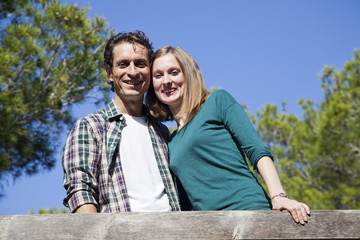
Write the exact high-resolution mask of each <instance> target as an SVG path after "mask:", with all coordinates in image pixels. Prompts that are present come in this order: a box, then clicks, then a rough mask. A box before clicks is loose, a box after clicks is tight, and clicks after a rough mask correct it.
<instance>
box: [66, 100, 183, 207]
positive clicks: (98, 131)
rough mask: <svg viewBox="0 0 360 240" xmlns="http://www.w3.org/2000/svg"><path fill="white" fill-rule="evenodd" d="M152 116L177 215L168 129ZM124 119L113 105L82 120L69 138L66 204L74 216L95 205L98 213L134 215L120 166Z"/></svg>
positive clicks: (162, 171)
mask: <svg viewBox="0 0 360 240" xmlns="http://www.w3.org/2000/svg"><path fill="white" fill-rule="evenodd" d="M147 116H148V118H147V119H148V129H149V133H150V137H151V141H152V145H153V148H154V154H155V158H156V161H157V164H158V167H159V171H160V175H161V177H162V180H163V183H164V186H165V192H166V194H167V196H168V198H169V203H170V206H171V208H172V210H173V211H177V210H180V206H179V203H178V197H177V194H176V190H175V187H174V183H173V180H172V176H171V174H170V170H169V163H168V148H167V144H166V140H165V139H164V136H165V135H164V133H163V132H162V130H161V128H162V127H164V126H163V125H160V124H159V123H156V122H154V121H153V120H152V119H151V117H149V114H147ZM124 123H125V121H124V118H123V116H122V114H121V113H120V112H119V110H118V109H117V108H116V106H115V103H114V102H113V101H111V102H110V104H109V105H108V106H107V107H105V108H103V109H101V110H99V111H97V112H95V113H92V114H90V115H88V116H87V117H84V118H82V119H80V120H78V121H77V122H76V124H75V126H74V127H73V129H72V131H71V132H70V134H69V137H68V139H67V141H66V144H65V146H64V148H63V151H62V154H61V158H62V159H61V160H62V164H63V168H64V187H65V189H66V191H67V196H66V197H65V199H64V201H63V203H64V205H65V206H67V207H69V208H70V210H71V211H72V212H74V211H75V210H76V209H77V208H78V207H80V206H81V205H83V204H87V203H92V204H95V205H96V206H97V210H98V212H129V211H131V207H130V203H129V199H128V196H127V190H126V184H125V180H124V175H123V170H122V167H121V163H120V153H119V146H118V145H119V141H120V138H121V131H122V129H123V128H124Z"/></svg>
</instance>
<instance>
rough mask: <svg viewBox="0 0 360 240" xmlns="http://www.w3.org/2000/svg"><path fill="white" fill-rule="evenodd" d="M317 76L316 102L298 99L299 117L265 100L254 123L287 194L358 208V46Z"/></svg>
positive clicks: (326, 205)
mask: <svg viewBox="0 0 360 240" xmlns="http://www.w3.org/2000/svg"><path fill="white" fill-rule="evenodd" d="M321 79H322V88H323V89H324V100H323V102H322V103H321V104H320V105H316V104H315V102H313V101H311V100H304V99H301V100H299V104H300V106H301V107H302V109H303V116H302V118H298V117H297V116H295V115H293V114H287V113H286V112H282V113H279V112H278V109H277V107H276V106H275V105H271V104H268V105H266V106H265V107H264V108H263V109H262V111H261V112H259V113H258V115H257V122H256V125H257V129H258V131H259V134H260V136H261V138H262V140H263V141H264V142H266V143H267V145H268V146H269V148H270V149H271V151H272V152H273V153H274V156H275V158H276V161H277V163H278V164H277V167H278V170H279V173H280V178H281V180H282V183H283V185H284V187H285V188H286V191H287V193H288V194H289V195H290V196H291V197H293V198H294V199H297V200H299V201H302V202H306V203H307V204H308V205H309V206H310V207H311V208H312V209H360V201H359V200H360V191H359V189H360V51H355V52H354V58H353V59H352V60H351V61H348V62H347V63H346V64H345V66H344V69H343V70H340V71H336V70H335V69H334V68H333V67H328V66H326V67H325V68H324V69H323V71H322V74H321ZM283 107H284V106H283Z"/></svg>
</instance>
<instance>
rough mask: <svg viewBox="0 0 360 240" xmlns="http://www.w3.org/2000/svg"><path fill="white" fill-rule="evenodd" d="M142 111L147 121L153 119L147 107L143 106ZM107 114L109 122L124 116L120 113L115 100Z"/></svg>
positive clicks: (110, 104)
mask: <svg viewBox="0 0 360 240" xmlns="http://www.w3.org/2000/svg"><path fill="white" fill-rule="evenodd" d="M142 110H143V114H144V116H145V117H146V119H151V114H150V112H149V109H148V108H147V107H146V106H145V105H143V109H142ZM106 114H107V116H108V118H109V120H110V119H114V118H117V117H122V116H123V114H122V113H121V112H120V110H119V109H118V108H117V107H116V104H115V101H114V99H112V100H111V102H110V103H109V104H108V106H107V107H106Z"/></svg>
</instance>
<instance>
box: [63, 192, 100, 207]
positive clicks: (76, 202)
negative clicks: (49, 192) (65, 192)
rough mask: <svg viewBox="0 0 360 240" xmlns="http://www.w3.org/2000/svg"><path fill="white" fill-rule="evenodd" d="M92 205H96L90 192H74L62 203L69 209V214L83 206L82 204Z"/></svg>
mask: <svg viewBox="0 0 360 240" xmlns="http://www.w3.org/2000/svg"><path fill="white" fill-rule="evenodd" d="M89 203H91V204H94V205H95V206H97V205H98V203H97V202H96V200H95V198H94V196H93V195H92V193H91V192H88V191H78V192H75V193H74V194H73V195H72V196H71V197H70V198H69V199H68V201H67V204H66V202H64V204H65V205H66V206H67V207H69V209H70V211H71V212H75V211H76V209H78V208H79V207H80V206H82V205H84V204H89Z"/></svg>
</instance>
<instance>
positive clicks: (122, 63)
mask: <svg viewBox="0 0 360 240" xmlns="http://www.w3.org/2000/svg"><path fill="white" fill-rule="evenodd" d="M118 66H119V67H121V68H123V67H126V66H127V64H126V63H125V62H121V63H119V64H118Z"/></svg>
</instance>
